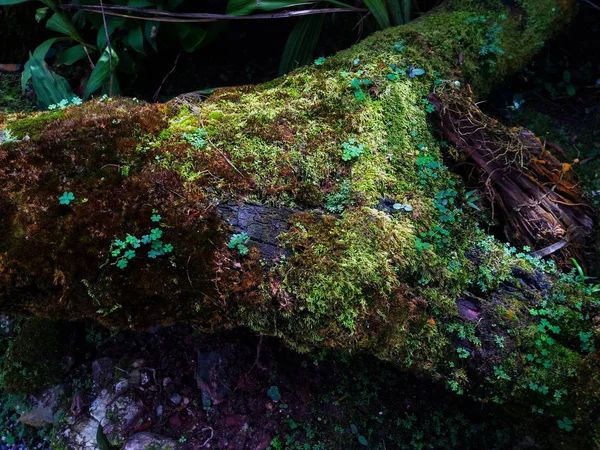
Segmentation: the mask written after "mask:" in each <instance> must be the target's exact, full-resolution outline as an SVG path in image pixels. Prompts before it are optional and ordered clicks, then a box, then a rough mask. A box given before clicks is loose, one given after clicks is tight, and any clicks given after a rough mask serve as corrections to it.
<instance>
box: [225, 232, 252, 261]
mask: <svg viewBox="0 0 600 450" xmlns="http://www.w3.org/2000/svg"><path fill="white" fill-rule="evenodd" d="M249 240H250V236H248V235H247V234H246V233H244V232H241V233H238V234H234V235H233V236H231V239H230V240H229V243H228V244H227V247H229V248H232V249H233V248H235V249H237V250H238V251H239V252H240V255H247V254H248V247H246V245H245V244H247V243H248V241H249Z"/></svg>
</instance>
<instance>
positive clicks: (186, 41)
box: [175, 23, 207, 53]
mask: <svg viewBox="0 0 600 450" xmlns="http://www.w3.org/2000/svg"><path fill="white" fill-rule="evenodd" d="M175 30H176V32H177V37H178V38H179V43H180V44H181V46H182V47H183V49H184V50H185V51H186V52H190V53H191V52H194V51H196V49H197V48H198V47H199V46H200V44H202V42H203V41H204V39H205V38H206V35H207V32H206V30H203V29H202V28H200V27H199V26H197V25H192V24H189V23H178V24H175Z"/></svg>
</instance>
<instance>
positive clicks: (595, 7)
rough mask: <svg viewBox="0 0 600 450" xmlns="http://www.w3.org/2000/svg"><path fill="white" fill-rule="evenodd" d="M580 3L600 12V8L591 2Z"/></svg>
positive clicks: (585, 0) (583, 0)
mask: <svg viewBox="0 0 600 450" xmlns="http://www.w3.org/2000/svg"><path fill="white" fill-rule="evenodd" d="M580 1H582V2H583V3H585V4H587V5H589V6H591V7H592V8H594V9H597V10H598V11H600V6H598V5H596V4H595V3H592V2H591V1H590V0H580Z"/></svg>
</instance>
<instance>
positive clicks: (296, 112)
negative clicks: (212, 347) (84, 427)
mask: <svg viewBox="0 0 600 450" xmlns="http://www.w3.org/2000/svg"><path fill="white" fill-rule="evenodd" d="M453 4H454V5H455V6H456V7H457V8H459V9H458V10H454V11H450V10H440V11H437V12H436V13H434V14H431V15H429V16H427V17H424V18H423V19H422V20H420V21H418V22H415V23H412V24H410V25H408V26H406V27H401V28H397V29H389V30H386V31H383V32H379V33H376V34H375V35H373V36H372V37H370V38H368V39H366V40H365V41H363V42H361V43H360V44H358V45H357V46H355V47H353V48H352V49H349V50H347V51H344V52H341V53H339V54H338V55H336V56H334V57H331V58H328V59H327V60H326V61H325V62H324V63H323V64H318V65H317V64H315V65H313V66H311V67H307V68H304V69H301V70H298V71H296V72H293V73H292V74H290V75H288V76H286V77H283V78H279V79H277V80H274V81H272V82H270V83H267V84H265V85H261V86H254V87H251V86H246V87H239V88H231V89H224V90H220V91H217V92H216V93H215V94H213V95H212V96H211V97H210V98H208V99H207V100H206V101H205V102H203V103H199V102H194V101H191V100H178V101H174V102H172V103H170V104H167V105H145V104H139V103H136V102H134V101H131V100H116V99H115V100H110V99H109V100H105V101H98V100H96V101H92V102H89V103H87V104H84V105H82V106H72V107H69V108H67V109H65V110H63V111H60V112H59V113H51V114H59V115H60V116H61V117H54V116H52V117H51V116H50V115H49V114H42V115H39V116H36V117H33V118H31V117H27V118H19V117H16V118H15V117H9V118H7V119H6V120H5V123H4V127H7V128H9V129H11V130H17V131H16V134H17V136H18V137H22V135H24V134H25V133H30V131H29V130H32V131H31V134H28V135H30V138H31V139H30V140H29V141H22V142H16V143H9V144H6V145H5V146H3V148H2V153H0V161H1V162H2V167H1V170H2V171H1V172H0V181H2V182H3V183H4V186H6V187H5V188H4V189H5V190H4V191H3V192H2V193H0V208H2V209H1V210H0V214H2V216H1V217H2V218H1V219H0V220H2V222H0V228H1V229H2V230H6V232H5V235H6V236H7V238H4V239H3V240H2V241H0V268H2V270H1V271H0V286H1V289H2V291H0V295H1V296H2V297H1V300H0V305H1V306H2V308H3V309H7V310H13V311H30V312H35V313H36V314H41V315H48V316H54V317H57V316H58V317H69V318H80V317H94V318H96V319H98V320H100V321H102V322H104V323H107V324H111V325H116V326H120V327H128V326H130V327H137V328H140V327H146V326H151V325H154V324H156V323H162V322H174V321H177V320H189V321H191V322H195V323H197V324H199V325H200V326H201V327H202V329H204V330H214V329H219V328H229V327H236V326H246V327H250V328H251V329H253V330H256V331H259V332H262V333H264V334H272V335H277V336H279V337H281V338H282V339H283V340H284V341H285V342H287V343H288V344H289V345H291V346H293V347H295V348H297V349H301V350H306V349H309V348H313V347H315V346H320V347H337V348H344V349H348V350H354V351H367V352H370V353H373V354H376V355H377V356H378V357H380V358H382V359H386V360H389V361H393V362H394V363H395V364H396V365H398V366H401V367H405V368H410V369H411V370H413V371H415V372H417V373H425V374H427V375H428V376H429V377H431V378H433V379H435V380H438V381H440V382H443V383H445V384H447V385H448V387H449V388H451V389H452V390H454V391H456V392H458V393H467V394H468V395H471V396H473V397H474V398H477V399H480V400H482V401H486V402H496V403H509V404H516V405H517V406H516V408H517V410H518V411H519V414H542V415H544V416H545V417H549V418H551V419H550V420H555V419H556V418H557V416H556V413H555V412H554V411H555V409H554V406H557V405H555V404H554V403H553V402H554V400H555V399H556V396H557V394H556V391H559V390H562V389H566V390H567V393H569V392H571V391H570V389H571V388H572V386H573V385H574V383H578V382H581V380H579V379H578V378H577V376H578V375H577V374H578V373H579V372H578V369H579V367H588V366H587V365H588V364H590V360H591V358H592V356H590V351H589V349H588V350H585V349H583V348H582V346H581V342H580V337H579V335H578V333H581V332H583V333H588V332H590V331H588V330H592V325H591V319H592V318H593V317H594V316H595V315H597V308H598V303H597V300H595V297H594V296H595V294H594V293H593V292H591V290H590V289H591V288H589V287H584V286H581V285H579V284H578V283H577V282H576V281H574V280H573V279H571V278H561V277H560V275H559V274H558V272H557V271H556V270H554V269H553V268H552V267H548V266H546V265H544V264H542V263H541V262H540V261H537V260H533V259H531V258H528V257H527V255H526V254H525V253H522V254H519V251H517V250H516V249H508V248H506V247H504V246H502V245H501V244H500V243H498V242H497V241H495V240H493V239H488V238H487V235H486V233H485V232H484V231H481V229H480V228H479V226H478V225H477V220H476V219H477V217H476V214H477V213H476V211H475V209H473V208H471V207H470V206H469V205H468V203H469V202H468V200H467V199H466V197H465V196H466V191H467V189H466V186H465V185H464V183H463V182H462V180H461V179H460V178H459V177H458V176H457V175H455V174H452V173H451V172H450V171H448V170H447V168H446V167H445V165H444V158H443V155H444V154H445V153H452V149H451V148H447V146H446V145H445V144H444V143H443V142H440V140H439V138H438V137H437V135H436V134H435V130H434V129H433V128H432V125H431V124H430V123H429V122H428V120H427V114H428V110H430V108H431V105H429V104H428V102H427V101H425V97H426V95H427V94H428V93H429V92H430V91H431V89H437V90H439V89H455V90H456V89H467V88H466V86H465V80H464V78H463V77H467V79H469V80H470V81H472V83H473V86H474V88H475V89H476V91H477V92H478V93H482V92H486V90H487V89H488V87H489V85H490V84H491V83H494V82H495V81H497V80H498V79H500V77H501V76H503V75H504V74H505V73H507V72H510V71H512V70H514V69H515V68H516V67H519V66H520V65H522V64H523V63H524V61H525V60H527V59H528V58H530V57H531V55H532V54H533V53H534V52H535V51H536V50H537V49H538V48H539V45H541V42H543V41H544V40H545V39H546V38H547V37H549V36H550V35H552V34H553V33H554V31H555V29H556V28H557V27H558V25H559V24H560V23H561V21H564V20H566V18H567V17H568V16H569V15H570V14H571V12H572V4H571V2H562V1H551V0H539V1H538V2H536V1H533V0H532V1H528V2H524V3H523V8H522V9H517V10H515V11H511V10H508V9H506V8H504V7H502V6H500V2H498V8H497V17H496V16H495V15H494V16H493V17H492V16H491V15H490V14H489V12H490V11H495V10H494V9H493V8H492V9H490V8H489V7H488V6H487V4H486V8H487V10H486V11H487V13H486V14H487V15H484V16H483V18H482V10H481V8H480V5H479V6H478V5H477V4H476V3H473V4H472V3H471V2H453ZM538 4H539V5H538ZM536 5H537V6H536ZM547 8H550V11H551V13H548V12H544V14H542V10H544V11H545V10H546V9H547ZM552 8H554V10H553V11H552ZM494 14H496V12H494ZM500 22H501V23H502V25H500ZM517 32H519V33H521V34H519V35H518V37H517V34H518V33H517ZM523 33H524V34H525V35H526V36H529V37H530V39H529V40H525V41H524V40H523V39H522V38H521V35H522V34H523ZM499 49H501V50H502V51H500V50H499ZM483 50H485V51H486V52H485V54H482V52H483ZM459 54H462V55H463V62H462V64H461V61H460V58H459ZM421 70H422V71H423V73H421ZM402 72H404V74H403V73H402ZM47 119H48V120H47ZM50 119H51V120H50ZM27 121H29V122H27ZM32 121H33V122H32ZM186 133H187V134H186ZM351 143H352V145H356V146H357V149H359V151H358V154H355V155H354V156H352V157H350V158H346V159H344V158H343V156H344V153H343V152H344V144H351ZM342 189H345V190H346V191H347V193H346V194H344V195H343V196H342V197H339V196H338V197H335V196H336V195H338V194H340V192H342ZM65 192H71V193H73V195H74V197H75V199H74V201H73V202H72V203H69V204H66V205H64V204H63V205H61V204H60V202H59V197H60V196H61V195H62V194H63V193H65ZM7 193H10V196H9V195H8V194H7ZM229 198H232V199H234V200H240V201H255V202H260V203H263V204H268V205H273V206H286V207H294V208H298V209H302V210H303V211H304V212H302V213H299V214H298V215H297V216H294V218H293V222H292V228H291V229H290V230H289V231H288V232H287V233H286V234H284V235H282V236H280V240H281V245H282V249H286V250H287V252H288V256H286V257H285V258H284V257H281V258H280V259H278V260H276V261H261V255H260V254H259V253H258V251H256V249H251V250H250V252H249V253H248V256H243V255H241V254H240V253H239V252H238V251H237V250H235V249H230V248H228V247H227V242H228V240H229V237H230V236H229V232H228V229H227V226H226V224H225V223H223V222H222V221H221V219H220V218H219V217H218V214H217V213H216V210H215V204H216V202H217V201H218V200H224V199H229ZM332 198H342V199H343V200H342V201H341V203H340V204H338V205H336V207H337V208H336V209H337V211H338V212H340V214H338V215H336V216H333V215H327V214H324V212H325V210H326V207H327V205H328V203H329V205H331V201H332ZM382 199H383V200H385V201H389V202H390V204H391V205H393V206H391V207H389V208H387V209H386V208H382V207H381V204H380V202H381V201H382ZM67 203H68V202H67ZM396 205H399V206H398V207H396ZM407 205H408V207H407ZM155 214H159V215H160V216H161V218H160V219H159V223H156V222H155V221H154V219H153V217H154V216H155ZM484 225H485V224H484ZM154 229H156V230H159V231H160V234H162V235H163V236H162V240H163V241H164V243H165V244H166V243H169V244H171V245H172V247H173V252H172V253H170V254H168V255H162V256H160V257H158V258H154V257H152V256H150V252H147V249H146V248H142V250H137V251H134V250H136V249H137V248H138V247H139V245H138V247H135V245H136V244H131V247H132V248H131V249H130V250H131V251H133V256H132V257H131V259H128V260H127V261H125V263H126V264H125V266H123V263H122V261H124V256H123V255H122V254H121V253H119V252H116V255H115V253H114V252H115V251H116V250H117V248H116V246H117V245H120V244H117V242H118V241H126V238H127V237H128V236H131V238H132V239H133V241H132V242H136V241H135V240H136V239H137V240H141V239H142V237H145V236H148V235H149V234H150V233H151V230H154ZM137 244H139V242H137ZM120 261H121V266H118V265H117V264H119V262H120ZM515 269H521V270H522V271H525V272H527V273H530V274H533V275H531V276H532V277H534V278H535V277H537V278H540V279H541V280H542V281H540V282H541V283H551V284H555V288H553V289H554V290H553V291H552V292H551V291H549V290H544V289H540V288H539V286H537V287H536V286H533V287H532V286H521V285H519V283H522V278H523V276H522V275H520V276H515V275H514V274H515V272H514V271H515ZM519 280H521V281H519ZM501 281H502V283H501ZM507 285H508V286H509V287H512V288H513V289H512V290H510V289H507V288H506V286H507ZM499 288H504V290H502V289H500V290H499ZM467 291H471V292H472V293H473V294H474V295H475V296H477V297H479V298H480V299H481V301H482V302H483V305H482V310H483V313H482V314H483V315H482V317H483V318H484V319H485V320H484V322H483V325H481V326H479V324H478V325H475V324H474V323H471V322H469V321H466V320H465V319H464V318H463V317H461V316H460V315H459V314H458V310H457V306H456V299H457V298H460V297H461V296H462V295H464V293H465V292H467ZM546 297H547V298H546ZM549 301H550V302H551V303H552V305H553V306H552V308H549V306H548V304H547V303H548V302H549ZM540 310H544V311H546V312H545V313H544V314H541V313H540ZM531 311H536V313H537V315H536V314H534V313H532V312H531ZM548 311H551V313H548ZM579 315H581V316H582V318H581V319H579ZM563 316H564V317H571V319H570V321H569V324H570V326H569V327H568V331H567V329H565V330H563V328H562V327H561V329H560V332H559V333H557V332H556V328H554V327H557V326H559V325H558V324H557V323H556V321H557V320H558V318H560V317H563ZM543 320H545V321H546V322H543ZM493 328H497V329H498V333H493V334H497V336H496V337H494V338H492V337H491V336H493V334H492V332H493ZM597 332H598V330H594V333H597ZM562 333H565V334H562ZM558 334H561V336H557V335H558ZM548 339H551V342H552V344H549V343H548V342H549V341H548ZM596 339H597V337H596V335H595V334H594V335H592V337H591V340H592V343H593V342H595V340H596ZM538 340H539V341H540V342H541V343H542V345H537V341H538ZM548 346H552V348H547V347H548ZM538 351H539V353H540V354H541V352H542V351H545V352H546V353H548V355H546V354H544V355H543V356H544V358H542V357H540V356H539V355H538V356H536V353H538ZM527 355H531V356H532V357H533V361H529V362H526V361H525V359H524V358H527ZM538 359H540V360H541V362H540V363H538V362H537V360H538ZM592 362H593V360H592ZM529 363H531V364H529ZM535 364H541V367H538V366H536V365H535ZM548 365H549V367H546V366H548ZM481 380H484V381H485V383H484V384H483V386H485V388H484V389H483V391H478V387H480V386H481V383H480V382H481ZM535 380H537V381H535ZM538 381H543V382H544V384H540V383H538ZM588 381H589V380H588V379H586V380H584V382H586V383H587V382H588ZM529 383H534V384H535V385H536V386H535V389H533V388H531V386H530V385H529ZM590 383H591V384H592V385H593V383H592V382H591V381H590ZM596 388H597V387H594V388H593V389H596ZM561 392H562V391H561ZM594 392H598V391H597V390H595V391H594ZM593 395H596V394H593ZM558 397H559V401H563V402H569V406H564V405H563V406H561V404H560V403H559V404H558V406H560V409H559V410H560V411H563V410H564V411H568V413H569V417H570V418H571V419H573V420H580V421H581V423H585V422H586V421H587V419H588V418H590V417H592V414H591V411H590V409H589V404H588V405H587V406H586V407H585V408H583V406H581V409H578V408H579V406H580V405H584V404H585V403H586V402H585V401H584V400H581V399H575V398H574V397H573V396H571V395H569V394H562V393H561V394H560V395H558ZM532 398H534V399H535V403H533V404H532V400H531V399H532ZM573 402H574V403H573ZM532 406H536V410H535V411H534V412H532V411H531V409H532ZM525 409H527V411H525ZM539 409H542V410H543V411H542V412H541V413H540V411H539ZM524 411H525V412H524Z"/></svg>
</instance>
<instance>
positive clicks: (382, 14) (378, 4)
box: [365, 0, 390, 29]
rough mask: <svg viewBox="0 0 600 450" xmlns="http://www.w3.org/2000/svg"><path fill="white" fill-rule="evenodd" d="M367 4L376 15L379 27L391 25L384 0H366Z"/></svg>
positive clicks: (374, 15)
mask: <svg viewBox="0 0 600 450" xmlns="http://www.w3.org/2000/svg"><path fill="white" fill-rule="evenodd" d="M365 5H367V8H369V10H370V11H371V14H373V17H375V20H376V21H377V24H378V25H379V28H381V29H384V28H389V27H390V18H389V16H388V12H387V8H386V6H385V1H384V0H365Z"/></svg>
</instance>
